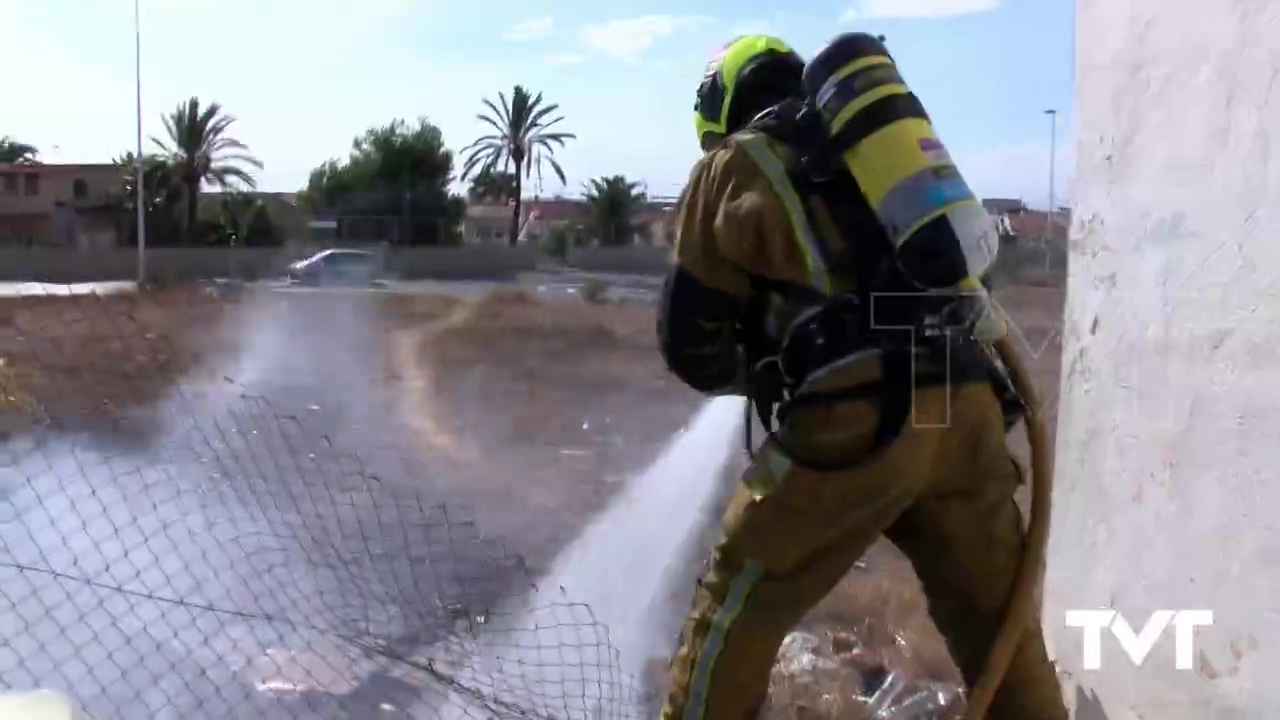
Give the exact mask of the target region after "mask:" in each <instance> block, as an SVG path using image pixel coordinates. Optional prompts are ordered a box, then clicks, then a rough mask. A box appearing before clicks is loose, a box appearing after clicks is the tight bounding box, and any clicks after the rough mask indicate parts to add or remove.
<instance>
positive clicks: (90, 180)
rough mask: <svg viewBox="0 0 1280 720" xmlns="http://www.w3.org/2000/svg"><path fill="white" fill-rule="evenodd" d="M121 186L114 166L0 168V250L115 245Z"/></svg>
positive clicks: (117, 171)
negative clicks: (116, 201) (6, 248)
mask: <svg viewBox="0 0 1280 720" xmlns="http://www.w3.org/2000/svg"><path fill="white" fill-rule="evenodd" d="M122 182H123V176H122V171H121V169H120V168H119V167H117V166H116V165H112V164H92V165H80V164H66V165H64V164H46V163H38V164H16V165H13V164H0V246H15V245H16V246H25V247H31V246H42V247H77V248H91V247H98V246H102V245H113V244H114V243H115V238H116V224H117V222H118V221H119V218H118V213H117V212H116V210H115V207H116V205H115V200H116V198H117V197H118V194H119V192H120V187H121V184H122Z"/></svg>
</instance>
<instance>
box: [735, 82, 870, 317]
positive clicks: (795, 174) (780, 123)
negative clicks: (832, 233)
mask: <svg viewBox="0 0 1280 720" xmlns="http://www.w3.org/2000/svg"><path fill="white" fill-rule="evenodd" d="M748 127H749V128H750V129H752V130H756V131H758V132H760V133H763V134H765V135H767V136H768V137H769V138H771V139H773V140H774V141H776V142H778V143H781V144H783V145H785V146H786V147H787V148H788V149H789V150H790V151H791V155H792V161H791V162H789V163H788V164H787V177H788V179H789V180H790V182H791V184H792V186H793V187H794V188H795V190H796V193H797V195H799V196H800V197H801V198H803V203H802V204H803V208H804V213H805V215H806V218H807V219H808V221H809V224H810V226H812V227H813V228H814V229H815V233H814V234H815V235H817V236H818V237H817V238H816V240H817V242H816V245H817V249H818V252H819V253H820V254H821V255H822V259H823V262H824V264H825V265H826V266H827V268H828V269H829V271H830V272H831V273H833V274H836V275H840V276H842V277H844V278H848V279H850V280H852V283H853V285H854V287H855V288H856V289H857V291H858V292H860V293H862V292H867V291H869V290H870V289H871V288H872V287H873V286H875V285H876V283H877V277H878V276H880V275H883V273H884V271H885V264H886V262H888V261H889V260H890V259H891V258H892V257H893V255H892V254H891V250H892V247H891V244H890V240H889V237H888V235H887V234H886V233H885V231H884V228H883V227H882V226H881V224H880V222H879V221H878V220H877V218H876V216H875V213H874V211H873V210H872V208H871V206H870V205H869V204H868V203H867V200H866V198H865V197H864V196H863V194H862V189H861V188H860V187H859V186H858V182H857V180H855V179H854V177H853V175H852V174H851V173H850V172H849V171H848V169H847V168H846V167H845V164H844V163H842V162H840V161H839V158H838V157H837V156H836V155H835V153H834V152H833V151H831V150H830V148H829V145H828V136H827V130H826V127H825V126H824V125H823V124H822V120H821V117H820V116H819V114H818V113H817V111H816V110H814V109H813V108H812V107H811V106H810V105H809V104H808V103H807V102H805V101H800V100H790V101H787V102H784V103H781V104H779V105H776V106H774V107H772V108H769V109H768V110H765V111H764V112H762V113H761V114H760V115H758V116H756V118H755V119H754V120H752V122H751V124H750V125H749V126H748ZM818 206H821V207H822V209H823V210H825V211H826V214H827V215H828V217H829V218H830V220H831V222H832V223H834V225H835V227H836V231H837V232H838V233H839V234H840V240H841V242H840V244H839V247H833V246H832V244H831V243H829V242H827V240H826V238H823V237H821V233H819V232H816V231H817V229H818V228H820V227H822V225H823V224H822V223H820V222H819V220H818V218H817V211H816V208H817V207H818Z"/></svg>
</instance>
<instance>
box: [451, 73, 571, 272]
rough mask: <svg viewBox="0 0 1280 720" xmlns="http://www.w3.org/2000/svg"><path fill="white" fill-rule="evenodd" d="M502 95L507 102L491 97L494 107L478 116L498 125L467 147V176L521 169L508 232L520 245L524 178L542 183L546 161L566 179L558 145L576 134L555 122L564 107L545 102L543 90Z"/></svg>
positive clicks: (464, 174)
mask: <svg viewBox="0 0 1280 720" xmlns="http://www.w3.org/2000/svg"><path fill="white" fill-rule="evenodd" d="M498 101H499V103H501V105H502V107H498V104H496V103H494V102H493V101H492V100H489V99H485V101H484V104H485V107H486V108H488V113H487V114H486V113H481V114H479V115H477V116H476V117H477V118H479V119H480V121H481V122H483V123H485V124H486V125H488V126H489V127H491V128H493V132H492V133H490V134H488V135H482V136H480V137H478V138H476V140H475V142H473V143H471V144H470V145H468V146H467V147H465V148H463V149H462V152H463V154H465V155H466V158H465V159H464V160H463V166H462V175H461V179H462V180H466V179H467V178H469V177H471V176H472V175H474V174H477V173H485V172H488V173H494V172H497V171H499V170H500V171H501V172H513V173H514V174H515V180H516V183H515V197H514V200H515V202H514V203H513V205H512V208H511V226H510V229H509V230H508V233H507V242H508V244H509V245H511V246H512V247H515V244H516V239H517V238H518V237H519V235H520V210H521V194H522V191H523V187H524V182H523V181H524V179H525V178H528V177H531V176H532V177H536V179H537V181H538V185H539V187H541V185H542V168H543V165H544V163H545V164H546V165H548V166H550V167H551V170H552V172H554V173H555V175H556V177H557V178H558V179H559V180H560V184H561V185H563V184H564V183H565V179H564V170H562V169H561V168H560V163H558V162H556V160H555V157H554V155H555V151H556V148H562V147H564V144H565V141H566V140H574V139H576V138H577V136H576V135H574V134H572V133H566V132H555V131H552V130H551V128H552V127H554V126H555V125H557V124H558V123H560V122H561V121H562V120H564V117H563V116H560V115H556V111H558V110H559V109H560V106H559V105H556V104H555V103H549V104H544V103H543V101H542V93H538V94H537V95H536V96H534V95H530V94H529V91H528V90H526V89H525V88H524V87H523V86H521V85H516V86H515V88H514V89H512V91H511V101H510V102H508V101H507V96H506V95H504V94H503V93H498Z"/></svg>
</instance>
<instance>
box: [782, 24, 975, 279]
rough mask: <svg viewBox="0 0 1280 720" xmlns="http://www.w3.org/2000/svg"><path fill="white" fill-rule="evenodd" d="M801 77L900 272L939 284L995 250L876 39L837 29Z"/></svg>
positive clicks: (966, 273)
mask: <svg viewBox="0 0 1280 720" xmlns="http://www.w3.org/2000/svg"><path fill="white" fill-rule="evenodd" d="M804 85H805V90H806V91H807V93H808V95H809V97H810V98H811V100H812V101H813V102H814V104H815V106H816V107H817V109H818V111H819V112H820V113H821V115H822V118H823V121H824V123H825V125H826V127H827V131H828V132H829V133H830V136H831V141H832V146H833V149H834V150H835V151H836V152H838V153H839V154H840V156H841V158H842V159H843V160H844V163H845V165H846V166H848V168H849V171H850V172H851V173H852V174H853V177H854V179H855V180H856V181H857V184H858V186H859V187H860V188H861V190H862V194H863V196H864V197H865V199H866V200H867V202H868V203H869V204H870V205H871V208H872V209H873V210H874V211H875V214H876V217H877V218H878V219H879V220H880V223H881V224H882V225H883V226H884V229H885V232H886V233H887V234H888V236H889V238H890V239H891V240H892V241H893V245H894V247H895V248H897V251H898V258H899V261H900V262H901V264H902V269H903V270H904V271H905V272H906V274H907V276H908V277H909V278H910V279H911V280H913V281H914V282H916V283H918V284H919V285H920V286H922V287H924V288H927V289H943V288H953V287H956V286H957V285H959V284H960V283H961V282H962V281H965V280H966V279H968V278H974V277H979V276H981V275H982V274H983V273H984V272H986V270H987V268H988V267H990V265H991V264H992V263H993V262H994V261H995V256H996V252H997V251H998V250H999V238H998V236H997V234H996V226H995V222H994V220H993V219H992V218H991V216H990V215H989V214H988V213H987V211H986V209H985V208H983V207H982V203H981V202H979V200H978V198H977V197H976V196H975V195H974V194H973V191H972V190H970V189H969V186H968V184H967V183H966V182H965V180H964V178H963V177H962V176H961V175H960V171H959V170H958V169H957V168H956V166H955V163H954V162H953V161H952V159H951V156H950V155H949V154H948V153H947V150H946V148H945V147H944V146H943V144H942V142H941V141H940V140H939V139H938V136H937V134H936V133H935V132H934V129H933V124H932V123H931V122H930V121H929V116H928V114H927V113H926V112H925V110H924V107H923V106H922V105H921V104H920V101H919V99H917V98H916V96H915V95H914V94H912V92H911V91H910V90H909V89H908V88H907V85H906V83H905V82H904V81H903V79H902V76H901V75H900V74H899V73H898V68H897V65H896V64H895V63H894V62H893V59H892V58H891V57H890V56H889V51H888V49H887V48H885V46H884V43H882V42H881V41H880V40H878V39H877V38H875V37H873V36H871V35H867V34H865V33H846V34H844V35H840V36H839V37H837V38H835V39H834V40H832V41H831V42H830V43H829V44H828V45H827V46H826V47H824V48H823V49H822V50H821V51H819V52H818V54H817V55H816V56H815V57H814V58H813V59H812V60H810V61H809V63H808V65H807V66H806V67H805V70H804Z"/></svg>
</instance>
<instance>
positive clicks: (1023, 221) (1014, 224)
mask: <svg viewBox="0 0 1280 720" xmlns="http://www.w3.org/2000/svg"><path fill="white" fill-rule="evenodd" d="M1008 218H1009V228H1010V229H1011V230H1012V231H1013V234H1014V235H1016V236H1018V237H1025V238H1050V239H1052V240H1065V239H1066V238H1067V235H1068V234H1069V230H1070V227H1071V213H1070V212H1061V211H1059V212H1056V213H1054V217H1053V223H1052V228H1050V222H1049V214H1048V213H1046V212H1044V211H1042V210H1028V211H1026V212H1020V213H1014V214H1010V215H1009V216H1008ZM1050 231H1052V234H1050Z"/></svg>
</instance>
